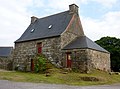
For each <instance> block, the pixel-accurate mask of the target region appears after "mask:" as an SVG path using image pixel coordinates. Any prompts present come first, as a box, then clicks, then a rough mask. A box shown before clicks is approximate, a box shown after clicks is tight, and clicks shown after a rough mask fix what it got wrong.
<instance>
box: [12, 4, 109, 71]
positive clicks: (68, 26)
mask: <svg viewBox="0 0 120 89" xmlns="http://www.w3.org/2000/svg"><path fill="white" fill-rule="evenodd" d="M78 8H79V7H78V6H77V5H75V4H72V5H69V10H68V11H64V12H61V13H58V14H54V15H50V16H47V17H44V18H37V17H35V16H33V17H31V23H30V25H29V26H28V28H27V29H26V30H25V32H24V33H23V34H22V36H21V37H20V38H19V39H18V40H16V41H15V50H14V67H15V66H17V65H19V66H21V67H24V66H25V64H26V65H27V71H32V70H33V69H34V68H33V67H34V66H33V65H34V63H33V62H34V56H35V55H36V54H41V53H42V54H44V55H45V56H46V57H47V58H48V60H50V61H51V63H52V64H54V65H55V66H57V67H63V68H66V67H67V68H77V69H79V70H80V71H81V72H89V71H91V70H92V69H94V68H96V69H100V70H105V71H110V53H109V52H108V51H106V50H105V49H103V48H102V47H100V46H99V45H97V44H96V43H94V42H93V41H92V40H90V39H89V38H88V37H86V36H85V34H84V31H83V28H82V24H81V21H80V17H79V14H78Z"/></svg>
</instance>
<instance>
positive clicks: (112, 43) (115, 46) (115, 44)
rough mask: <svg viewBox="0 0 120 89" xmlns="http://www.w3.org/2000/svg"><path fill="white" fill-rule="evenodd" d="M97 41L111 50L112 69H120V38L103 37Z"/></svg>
mask: <svg viewBox="0 0 120 89" xmlns="http://www.w3.org/2000/svg"><path fill="white" fill-rule="evenodd" d="M95 42H96V43H97V44H99V45H100V46H101V47H103V48H105V49H106V50H108V51H109V52H110V54H111V56H110V58H111V69H112V70H113V71H120V39H117V38H115V37H102V38H101V39H100V40H97V41H95Z"/></svg>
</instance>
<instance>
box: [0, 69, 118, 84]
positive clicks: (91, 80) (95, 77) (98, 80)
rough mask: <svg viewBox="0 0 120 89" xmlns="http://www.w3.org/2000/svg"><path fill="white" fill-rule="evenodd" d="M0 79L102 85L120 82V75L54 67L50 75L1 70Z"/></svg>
mask: <svg viewBox="0 0 120 89" xmlns="http://www.w3.org/2000/svg"><path fill="white" fill-rule="evenodd" d="M0 79H4V80H10V81H17V82H34V83H50V84H53V83H54V84H67V85H101V84H112V83H120V75H115V74H114V75H109V74H108V73H106V72H102V71H98V70H95V71H93V73H90V74H80V73H75V72H70V73H67V74H63V73H62V70H60V69H52V70H51V74H50V76H48V77H46V76H45V74H35V73H29V72H27V73H25V72H5V71H0Z"/></svg>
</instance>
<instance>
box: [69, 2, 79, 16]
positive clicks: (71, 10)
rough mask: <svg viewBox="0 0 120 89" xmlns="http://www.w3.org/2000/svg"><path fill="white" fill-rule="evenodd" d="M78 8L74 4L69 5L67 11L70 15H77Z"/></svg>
mask: <svg viewBox="0 0 120 89" xmlns="http://www.w3.org/2000/svg"><path fill="white" fill-rule="evenodd" d="M78 8H79V7H78V6H77V5H76V4H71V5H69V11H70V13H76V14H78Z"/></svg>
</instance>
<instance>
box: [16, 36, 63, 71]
mask: <svg viewBox="0 0 120 89" xmlns="http://www.w3.org/2000/svg"><path fill="white" fill-rule="evenodd" d="M40 42H42V54H45V56H46V57H47V58H48V60H50V61H51V62H52V63H53V64H55V65H56V66H60V60H61V49H60V37H55V38H48V39H42V40H36V41H28V42H21V43H15V51H14V68H15V66H17V65H19V66H21V67H23V69H24V67H25V68H26V70H27V71H30V64H31V59H33V58H34V56H35V55H36V54H37V43H40Z"/></svg>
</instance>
